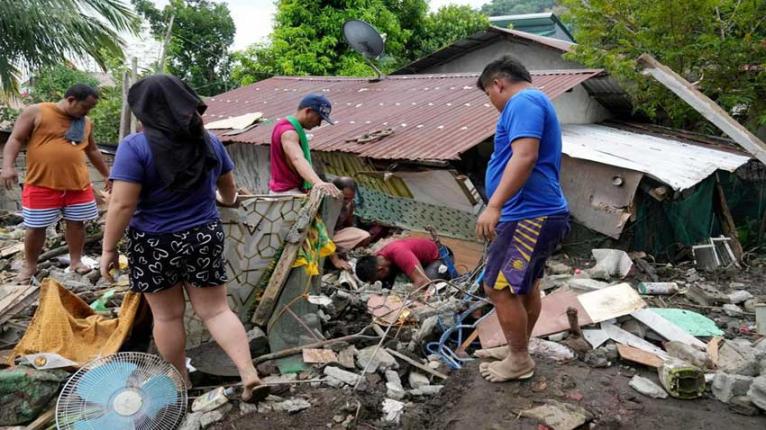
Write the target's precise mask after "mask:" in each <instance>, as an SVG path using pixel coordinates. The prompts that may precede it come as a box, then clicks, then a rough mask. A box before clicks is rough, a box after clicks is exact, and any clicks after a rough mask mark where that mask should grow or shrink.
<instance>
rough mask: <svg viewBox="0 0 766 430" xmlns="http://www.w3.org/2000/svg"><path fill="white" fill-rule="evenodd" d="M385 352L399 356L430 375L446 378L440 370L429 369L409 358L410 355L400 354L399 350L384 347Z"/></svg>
mask: <svg viewBox="0 0 766 430" xmlns="http://www.w3.org/2000/svg"><path fill="white" fill-rule="evenodd" d="M386 352H388V353H389V354H391V355H393V356H394V357H397V358H400V359H402V360H404V361H406V362H407V363H409V364H411V365H413V366H415V367H417V368H418V369H420V370H422V371H424V372H426V373H430V374H431V375H434V376H436V377H437V378H441V379H447V378H448V376H447V375H445V374H443V373H441V372H439V371H437V370H434V369H431V368H430V367H428V366H426V365H425V364H421V363H418V362H417V361H415V360H413V359H411V358H410V357H407V356H406V355H404V354H402V353H401V352H399V351H396V350H394V349H391V348H386Z"/></svg>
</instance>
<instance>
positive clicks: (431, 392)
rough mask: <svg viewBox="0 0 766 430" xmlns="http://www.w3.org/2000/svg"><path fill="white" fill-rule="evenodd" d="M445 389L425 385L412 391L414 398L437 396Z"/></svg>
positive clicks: (439, 386)
mask: <svg viewBox="0 0 766 430" xmlns="http://www.w3.org/2000/svg"><path fill="white" fill-rule="evenodd" d="M442 388H444V385H423V386H421V387H419V388H416V389H414V390H410V394H412V395H413V396H435V395H437V394H439V392H440V391H441V390H442Z"/></svg>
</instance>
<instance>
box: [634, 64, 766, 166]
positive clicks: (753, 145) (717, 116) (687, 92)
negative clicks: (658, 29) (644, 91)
mask: <svg viewBox="0 0 766 430" xmlns="http://www.w3.org/2000/svg"><path fill="white" fill-rule="evenodd" d="M638 64H639V65H641V66H642V67H643V68H644V71H645V72H647V73H649V74H650V75H652V77H654V79H656V80H658V81H659V82H660V83H661V84H662V85H664V86H665V87H666V88H667V89H669V90H670V91H673V92H674V93H675V94H676V95H677V96H678V97H680V98H681V99H683V100H684V101H685V102H686V103H688V104H689V106H691V107H692V108H693V109H694V110H696V111H697V112H699V113H700V114H701V115H702V116H704V117H705V118H706V119H707V120H708V121H710V122H712V123H713V124H714V125H715V126H716V127H718V128H719V129H720V130H721V131H723V132H724V133H726V135H728V136H729V137H731V138H732V139H733V140H734V141H735V142H737V143H738V144H739V145H740V146H741V147H743V148H744V149H745V150H746V151H748V152H749V153H751V154H752V155H753V156H754V157H755V158H757V159H758V160H760V161H761V163H766V143H764V142H763V141H761V140H760V139H758V138H757V137H756V136H755V135H754V134H753V133H751V132H750V131H749V130H748V129H747V128H745V127H744V126H743V125H742V124H740V123H739V122H737V120H735V119H734V118H732V117H731V116H730V115H729V114H728V113H727V112H726V111H725V110H723V109H722V108H721V107H720V106H718V104H716V102H714V101H713V100H710V98H709V97H707V96H706V95H704V94H702V93H701V92H700V91H699V90H698V89H697V88H695V87H694V86H693V85H692V84H690V83H689V81H687V80H686V79H684V78H682V77H681V76H679V75H678V74H677V73H676V72H674V71H673V70H671V69H670V68H669V67H667V66H665V65H664V64H662V63H660V62H659V61H657V60H656V59H655V58H654V57H652V56H651V55H649V54H642V55H641V56H640V57H638Z"/></svg>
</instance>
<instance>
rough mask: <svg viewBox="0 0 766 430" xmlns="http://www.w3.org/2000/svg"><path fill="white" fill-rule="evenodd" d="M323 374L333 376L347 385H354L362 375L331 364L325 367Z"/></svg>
mask: <svg viewBox="0 0 766 430" xmlns="http://www.w3.org/2000/svg"><path fill="white" fill-rule="evenodd" d="M324 374H325V375H327V376H330V377H332V378H335V379H336V380H338V381H341V382H342V383H344V384H347V385H356V383H357V382H359V381H360V380H361V379H362V377H361V376H359V375H357V374H356V373H353V372H348V371H346V370H343V369H340V368H338V367H333V366H327V367H325V368H324Z"/></svg>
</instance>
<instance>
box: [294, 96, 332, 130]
mask: <svg viewBox="0 0 766 430" xmlns="http://www.w3.org/2000/svg"><path fill="white" fill-rule="evenodd" d="M303 108H310V109H311V110H313V111H314V112H316V113H318V114H319V116H320V117H322V119H323V120H325V121H327V122H328V123H329V124H335V123H334V122H333V120H332V119H330V112H331V111H332V103H330V99H328V98H327V97H325V96H323V95H321V94H316V93H311V94H309V95H307V96H306V97H304V98H303V100H301V104H299V105H298V109H303Z"/></svg>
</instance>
